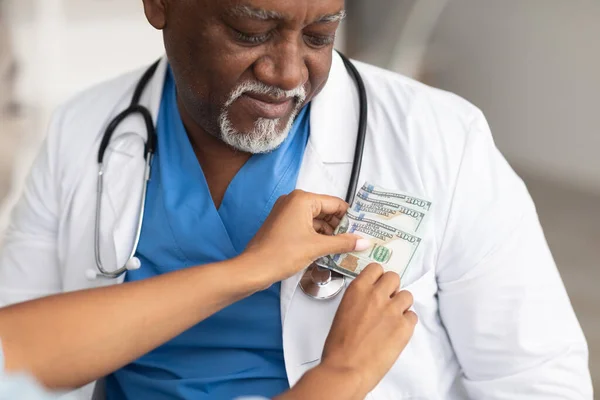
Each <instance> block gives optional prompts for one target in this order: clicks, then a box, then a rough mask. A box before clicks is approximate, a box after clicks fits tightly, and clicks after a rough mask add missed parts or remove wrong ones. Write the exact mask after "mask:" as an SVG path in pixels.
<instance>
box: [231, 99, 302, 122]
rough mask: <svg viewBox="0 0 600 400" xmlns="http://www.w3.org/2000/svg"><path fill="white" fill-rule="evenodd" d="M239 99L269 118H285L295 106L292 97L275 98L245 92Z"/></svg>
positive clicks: (254, 111) (253, 110) (253, 111)
mask: <svg viewBox="0 0 600 400" xmlns="http://www.w3.org/2000/svg"><path fill="white" fill-rule="evenodd" d="M238 101H239V102H240V103H242V104H243V106H244V107H246V108H248V109H249V110H250V111H251V112H252V113H253V114H255V115H257V116H258V117H262V118H267V119H277V118H283V117H285V116H287V115H289V113H290V112H291V111H292V108H293V106H294V98H292V97H287V98H284V99H274V98H272V97H269V96H265V95H262V94H257V93H244V94H243V95H241V96H240V97H239V99H238Z"/></svg>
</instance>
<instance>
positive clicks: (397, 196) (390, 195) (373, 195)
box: [357, 182, 432, 211]
mask: <svg viewBox="0 0 600 400" xmlns="http://www.w3.org/2000/svg"><path fill="white" fill-rule="evenodd" d="M357 196H358V197H359V198H363V199H365V198H366V199H371V200H391V201H394V202H397V203H401V204H405V205H407V206H409V207H411V208H417V209H420V210H422V211H429V210H430V209H431V204H432V203H431V201H429V200H427V199H423V198H419V197H416V196H412V195H410V194H408V193H403V192H401V191H398V190H387V189H383V188H380V187H378V186H375V185H371V184H370V183H368V182H367V183H365V184H364V185H363V186H362V188H361V189H360V191H359V192H358V194H357ZM361 196H362V197H361Z"/></svg>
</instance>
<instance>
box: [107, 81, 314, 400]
mask: <svg viewBox="0 0 600 400" xmlns="http://www.w3.org/2000/svg"><path fill="white" fill-rule="evenodd" d="M308 121H309V106H306V107H304V109H303V110H302V111H301V112H300V114H299V115H298V116H297V118H296V120H295V123H294V125H293V128H292V130H291V132H290V134H289V136H288V138H287V139H286V140H285V141H284V143H283V144H282V145H281V146H280V147H279V148H278V149H277V150H275V151H273V152H271V153H268V154H260V155H254V156H252V157H251V158H250V159H249V160H248V162H247V163H246V164H245V165H244V166H243V167H242V169H241V170H240V171H239V172H238V174H237V175H236V176H235V177H234V179H233V180H232V182H231V183H230V185H229V187H228V188H227V191H226V193H225V197H224V199H223V202H222V204H221V206H220V207H219V209H218V210H217V209H216V208H215V205H214V203H213V200H212V197H211V195H210V192H209V189H208V186H207V183H206V179H205V177H204V174H203V172H202V169H201V167H200V164H199V163H198V160H197V158H196V155H195V154H194V151H193V148H192V146H191V144H190V141H189V138H188V136H187V133H186V131H185V128H184V126H183V123H182V121H181V116H180V114H179V110H178V107H177V101H176V90H175V84H174V81H173V78H172V76H171V73H170V71H169V72H168V74H167V79H166V81H165V87H164V93H163V98H162V103H161V107H160V113H159V118H158V124H157V135H158V149H157V153H156V156H155V159H154V163H153V166H152V179H151V181H150V182H149V186H148V193H147V203H146V210H145V212H144V222H143V226H142V232H141V239H140V243H139V247H138V249H137V254H136V255H137V257H139V259H140V261H141V262H142V266H141V268H140V269H139V270H136V271H130V272H128V273H127V277H126V281H136V280H140V279H146V278H150V277H152V276H155V275H160V274H163V273H166V272H170V271H175V270H178V269H180V268H186V267H189V266H195V265H202V264H207V263H213V262H217V261H223V260H227V259H230V258H233V257H235V256H237V255H239V254H240V253H241V252H242V251H243V250H244V249H245V248H246V245H247V244H248V242H249V241H250V240H251V239H252V237H253V236H254V235H255V234H256V232H257V231H258V229H259V228H260V226H261V225H262V223H263V222H264V220H265V219H266V217H267V216H268V214H269V212H270V211H271V208H272V207H273V204H274V203H275V201H276V200H277V198H279V197H280V196H281V195H283V194H287V193H289V192H291V191H292V190H294V188H295V186H296V180H297V178H298V173H299V170H300V165H301V162H302V158H303V155H304V149H305V147H306V143H307V141H308V135H309V122H308ZM232 279H235V277H232ZM279 295H280V284H279V283H278V284H275V285H273V286H272V287H270V288H269V289H267V290H265V291H262V292H259V293H256V294H254V295H252V296H250V297H248V298H246V299H244V300H241V301H239V302H237V303H235V304H233V305H231V306H230V307H227V308H225V309H223V310H222V311H220V312H218V313H216V314H215V315H213V316H211V317H210V318H208V319H206V320H204V321H202V322H201V323H199V324H198V325H196V326H194V327H193V328H191V329H189V330H188V331H186V332H184V333H183V334H181V335H179V336H178V337H176V338H174V339H173V340H171V341H169V342H168V343H166V344H165V345H163V346H160V347H159V348H157V349H156V350H154V351H152V352H150V353H149V354H147V355H145V356H143V357H142V358H140V359H139V360H137V361H135V362H133V363H131V364H130V365H127V366H126V367H124V368H122V369H120V370H119V371H117V372H115V373H114V374H112V375H111V376H109V377H108V378H107V398H108V399H109V400H117V399H134V400H137V399H153V400H160V399H174V398H175V399H194V400H201V399H215V400H218V399H226V400H230V399H233V398H235V397H238V396H248V395H260V396H265V397H269V398H270V397H274V396H276V395H278V394H280V393H281V392H283V391H285V390H287V389H288V381H287V375H286V371H285V364H284V359H283V345H282V327H281V314H280V303H279ZM165 301H168V299H165Z"/></svg>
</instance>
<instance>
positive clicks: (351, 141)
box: [310, 52, 360, 163]
mask: <svg viewBox="0 0 600 400" xmlns="http://www.w3.org/2000/svg"><path fill="white" fill-rule="evenodd" d="M359 108H360V107H359V100H358V90H357V88H356V85H355V84H354V81H353V80H352V77H351V76H350V75H349V74H348V71H347V70H346V67H345V66H344V62H343V61H342V58H341V57H340V56H339V54H338V53H337V52H334V53H333V59H332V64H331V71H330V73H329V79H328V80H327V83H326V84H325V86H324V87H323V89H322V90H321V92H320V93H319V94H318V95H317V96H316V97H315V98H314V99H313V101H312V106H311V110H310V142H311V144H312V146H313V148H314V149H315V150H316V151H317V153H318V154H319V157H320V158H321V160H323V162H324V163H351V162H352V160H353V158H354V149H355V144H356V136H357V131H358V120H359Z"/></svg>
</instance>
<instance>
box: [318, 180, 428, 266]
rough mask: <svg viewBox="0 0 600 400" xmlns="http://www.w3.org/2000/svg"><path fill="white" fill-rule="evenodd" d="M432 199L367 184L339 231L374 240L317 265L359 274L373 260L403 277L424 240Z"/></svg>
mask: <svg viewBox="0 0 600 400" xmlns="http://www.w3.org/2000/svg"><path fill="white" fill-rule="evenodd" d="M431 205H432V203H431V201H429V200H426V199H423V198H420V197H416V196H411V195H409V194H407V193H403V192H400V191H397V190H386V189H382V188H380V187H377V186H375V185H371V184H369V183H365V184H364V185H363V186H362V187H361V189H360V190H359V191H358V193H357V194H356V198H355V199H354V202H353V203H352V205H351V206H350V208H349V209H348V211H347V213H346V215H345V216H344V218H343V219H342V221H341V222H340V224H339V226H338V227H337V229H336V231H335V234H341V233H354V234H356V235H359V236H361V237H363V238H365V239H368V240H370V241H371V247H369V248H368V249H367V250H364V251H361V252H354V253H348V254H336V255H332V256H329V257H324V258H322V259H320V260H319V261H318V262H317V264H319V265H321V266H322V267H325V268H329V269H331V270H334V271H337V272H339V273H341V274H343V275H345V276H349V277H356V276H358V274H360V272H361V271H362V270H363V269H364V268H365V267H366V266H367V265H369V264H371V263H378V264H381V265H382V266H383V268H384V270H386V271H394V272H396V273H398V274H399V275H400V276H403V275H404V273H405V272H406V270H407V269H408V266H409V265H410V262H411V260H412V259H413V257H414V255H415V253H416V251H417V249H418V247H419V245H420V244H421V241H422V233H423V228H424V226H425V224H426V220H427V214H428V213H429V211H430V210H431Z"/></svg>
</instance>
